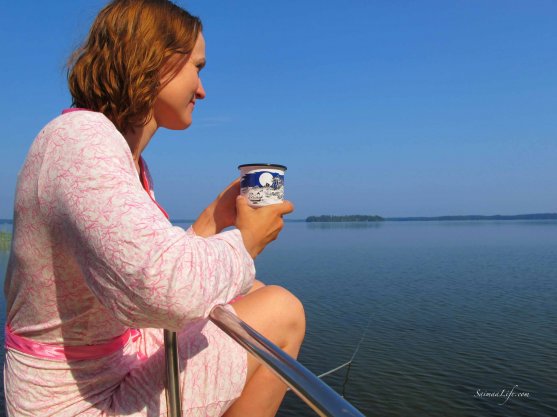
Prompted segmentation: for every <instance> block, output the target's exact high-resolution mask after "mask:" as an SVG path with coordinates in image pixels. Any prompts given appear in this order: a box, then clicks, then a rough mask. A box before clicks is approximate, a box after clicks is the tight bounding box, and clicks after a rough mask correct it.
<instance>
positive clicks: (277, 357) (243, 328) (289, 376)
mask: <svg viewBox="0 0 557 417" xmlns="http://www.w3.org/2000/svg"><path fill="white" fill-rule="evenodd" d="M209 319H210V320H211V321H212V322H213V323H215V324H216V325H217V326H218V327H219V328H220V329H221V330H222V331H224V332H225V333H226V334H227V335H229V336H230V337H231V338H232V339H234V340H235V341H236V342H238V343H239V344H240V345H241V346H242V347H243V348H244V349H246V350H247V351H248V352H249V353H251V354H252V355H253V356H255V357H256V358H257V359H258V360H259V361H260V362H262V363H263V364H264V365H266V366H267V367H268V368H269V369H270V370H271V371H273V373H274V374H275V375H276V376H277V377H278V378H280V379H281V380H282V381H283V382H284V383H285V384H286V385H287V386H288V387H289V388H290V389H291V390H292V391H293V392H294V393H296V395H298V397H300V398H301V399H302V400H303V401H304V402H305V403H306V404H307V405H309V406H310V407H311V408H312V409H313V411H315V412H316V413H317V415H319V416H322V417H341V416H342V417H344V416H347V417H365V416H364V415H363V414H362V413H361V412H360V411H358V410H357V409H356V408H355V407H354V406H353V405H352V404H350V403H349V402H348V401H346V400H345V399H344V398H342V397H341V396H340V395H338V394H337V393H336V392H335V391H334V390H333V389H332V388H331V387H329V386H328V385H327V384H325V383H324V382H323V381H321V380H320V379H319V378H318V377H317V376H315V375H314V374H313V373H311V372H310V371H309V370H308V369H307V368H305V367H304V366H303V365H301V364H300V363H299V362H298V361H296V360H295V359H294V358H292V357H291V356H289V355H288V354H286V353H285V352H284V351H283V350H282V349H280V348H279V347H278V346H276V345H275V344H274V343H272V342H271V341H270V340H268V339H267V338H265V337H264V336H262V335H261V334H259V333H258V332H257V331H255V330H254V329H253V328H251V327H250V326H249V325H248V324H246V323H245V322H243V321H242V320H240V319H239V318H238V317H237V316H236V315H234V314H233V313H231V312H230V311H228V310H226V309H225V308H224V307H223V306H216V307H215V308H213V310H212V311H211V313H210V315H209ZM166 332H168V331H166V330H165V351H166V354H167V403H168V406H169V416H170V417H181V414H180V404H179V402H180V400H179V385H178V383H177V381H178V366H177V362H176V364H175V365H172V363H174V360H173V359H172V358H177V357H178V355H177V353H176V350H175V349H176V336H175V334H174V339H173V340H174V348H172V337H171V336H170V335H169V338H168V346H167V337H166ZM168 333H172V332H168ZM173 350H174V351H173ZM169 389H174V390H175V393H169V392H168V391H169ZM173 413H176V414H173Z"/></svg>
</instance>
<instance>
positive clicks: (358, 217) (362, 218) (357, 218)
mask: <svg viewBox="0 0 557 417" xmlns="http://www.w3.org/2000/svg"><path fill="white" fill-rule="evenodd" d="M383 220H384V219H383V217H380V216H367V215H364V214H351V215H346V216H333V215H326V214H325V215H322V216H309V217H308V218H307V219H306V222H308V223H312V222H380V221H383Z"/></svg>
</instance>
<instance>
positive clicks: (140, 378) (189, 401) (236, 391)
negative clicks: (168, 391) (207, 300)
mask: <svg viewBox="0 0 557 417" xmlns="http://www.w3.org/2000/svg"><path fill="white" fill-rule="evenodd" d="M138 343H139V345H138V351H139V354H140V356H143V360H141V361H140V362H139V363H138V366H137V367H135V368H134V369H133V370H132V371H131V372H130V373H129V375H128V376H127V377H126V378H125V379H124V381H122V383H121V384H120V386H119V387H118V389H117V390H116V391H115V392H114V395H113V398H112V399H113V401H112V410H111V414H110V415H115V416H119V415H122V416H124V415H125V416H148V417H151V416H159V415H165V414H164V413H165V412H166V396H165V390H164V385H165V375H166V374H165V372H166V371H165V357H164V337H163V331H162V330H160V329H143V330H142V340H141V341H138ZM178 350H179V356H180V387H181V397H182V409H183V411H184V416H197V415H211V416H212V415H215V416H218V415H221V414H222V413H223V412H224V411H225V410H226V409H227V408H228V407H229V405H230V404H231V403H232V402H233V401H234V400H235V399H236V398H237V397H239V396H240V394H241V392H242V389H243V387H244V384H245V381H246V373H247V353H246V351H245V350H244V349H243V348H242V347H240V346H239V345H238V344H237V343H236V342H234V341H233V340H232V339H230V338H229V337H228V336H227V335H225V334H224V333H222V332H221V331H220V330H219V329H218V328H217V327H216V326H215V325H214V324H212V323H211V322H207V321H202V322H201V321H200V322H198V323H195V324H194V325H193V326H190V327H189V328H188V329H187V330H186V331H184V332H180V333H178Z"/></svg>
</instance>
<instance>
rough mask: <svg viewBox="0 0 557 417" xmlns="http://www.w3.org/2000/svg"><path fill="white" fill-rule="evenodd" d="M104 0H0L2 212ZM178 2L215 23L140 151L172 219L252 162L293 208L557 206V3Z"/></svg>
mask: <svg viewBox="0 0 557 417" xmlns="http://www.w3.org/2000/svg"><path fill="white" fill-rule="evenodd" d="M105 3H106V2H105V1H100V0H57V1H44V2H38V1H30V0H21V1H17V2H15V1H13V2H5V4H4V5H3V6H2V11H1V12H0V13H1V14H0V47H1V54H2V57H3V59H2V61H3V62H4V64H3V65H2V70H1V71H2V72H1V74H2V79H4V84H3V86H2V87H3V88H2V99H1V100H0V117H1V124H2V133H1V135H0V155H1V164H0V218H11V217H12V211H13V199H14V193H15V185H16V180H17V173H18V171H19V169H20V167H21V165H22V164H23V161H24V159H25V155H26V153H27V151H28V149H29V146H30V144H31V143H32V141H33V139H34V137H35V136H36V135H37V133H38V132H39V131H40V130H41V128H42V127H43V126H44V125H45V124H46V123H48V122H49V121H50V120H51V119H52V118H54V117H56V116H57V115H58V114H59V113H60V112H61V110H62V109H64V108H67V107H69V105H70V104H71V100H70V96H69V94H68V92H67V87H66V69H65V63H66V61H67V59H68V57H69V55H70V54H71V52H72V51H73V50H74V49H75V48H76V47H77V46H79V45H80V43H81V42H82V41H83V40H84V39H85V37H86V35H87V32H88V29H89V26H90V24H91V23H92V21H93V19H94V17H95V15H96V13H97V12H98V11H99V10H100V9H101V8H102V6H103V5H104V4H105ZM176 3H177V4H179V5H180V6H182V7H184V8H186V9H187V10H188V11H190V12H191V13H192V14H194V15H197V16H199V17H200V18H201V19H202V21H203V25H204V36H205V39H206V42H207V51H206V52H207V66H206V68H205V69H204V70H203V71H202V73H201V76H202V81H203V83H204V87H205V90H206V92H207V97H206V99H205V100H203V101H201V102H198V103H197V105H196V108H195V112H194V122H193V125H192V126H191V127H190V128H189V129H187V130H185V131H169V130H160V131H159V132H157V134H156V135H155V136H154V138H153V139H152V141H151V143H150V144H149V146H148V148H147V149H146V151H145V152H144V157H145V159H146V160H147V161H148V163H149V166H150V169H151V173H152V175H153V177H154V181H155V190H156V194H157V199H158V201H159V202H160V203H161V205H162V206H163V207H165V208H166V210H167V211H168V212H169V213H170V215H171V217H172V218H174V219H178V218H182V219H184V218H186V219H192V218H195V217H197V215H198V214H199V213H200V212H201V211H202V210H203V208H205V207H206V206H207V205H208V204H209V203H210V202H211V201H212V200H213V199H214V198H215V197H216V196H217V195H218V193H219V192H220V191H221V190H222V189H224V188H225V187H226V186H227V184H229V183H230V182H231V181H232V180H233V179H235V178H236V177H237V176H238V170H237V166H238V165H239V164H245V163H253V162H258V163H259V162H269V163H278V164H283V165H286V166H287V167H288V170H287V172H286V176H285V187H286V198H287V199H289V200H290V201H292V202H293V203H294V205H295V207H296V210H295V212H294V213H293V214H291V215H290V218H292V219H302V218H305V217H307V216H310V215H322V214H336V215H344V214H369V215H371V214H376V215H380V216H384V217H395V216H437V215H464V214H485V215H490V214H520V213H541V212H557V197H556V195H557V194H556V190H557V167H556V165H557V164H556V161H557V117H555V116H556V115H555V113H556V110H557V25H556V24H555V22H556V21H557V2H555V1H553V0H528V1H526V0H524V1H515V0H443V1H430V0H421V1H418V2H417V1H410V0H406V1H402V0H401V1H393V0H382V1H378V0H377V1H376V0H345V1H333V0H298V1H294V0H281V1H261V0H237V1H223V0H220V1H217V0H189V1H177V2H176Z"/></svg>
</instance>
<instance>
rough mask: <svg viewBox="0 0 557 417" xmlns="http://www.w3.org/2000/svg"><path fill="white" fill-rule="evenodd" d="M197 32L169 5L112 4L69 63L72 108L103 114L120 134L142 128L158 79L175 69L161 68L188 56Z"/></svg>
mask: <svg viewBox="0 0 557 417" xmlns="http://www.w3.org/2000/svg"><path fill="white" fill-rule="evenodd" d="M201 30H202V25H201V21H200V20H199V18H197V17H194V16H192V15H190V14H189V13H188V12H186V11H185V10H183V9H182V8H180V7H178V6H177V5H175V4H174V3H172V2H170V1H168V0H113V1H112V2H110V3H109V4H108V5H107V6H106V7H105V8H104V9H102V10H101V11H100V13H99V14H98V16H97V18H96V19H95V21H94V22H93V25H92V26H91V30H90V31H89V36H88V38H87V39H86V41H85V43H84V44H83V46H82V47H81V48H79V49H78V50H76V51H75V52H74V54H73V55H72V57H71V58H70V62H69V64H68V84H69V88H70V93H71V95H72V106H74V107H82V108H86V109H90V110H94V111H98V112H101V113H103V114H104V115H105V116H107V117H108V118H109V119H110V120H111V121H112V122H113V123H114V124H115V126H116V127H117V128H118V130H119V131H120V132H122V133H125V132H126V131H128V130H130V129H133V128H134V127H136V126H141V125H144V124H145V123H146V122H147V121H148V119H149V116H150V111H151V108H152V106H153V103H154V101H155V98H156V96H157V93H158V91H159V89H160V88H161V78H162V77H163V76H164V75H165V74H167V73H169V72H172V71H174V70H176V69H177V68H174V67H172V66H171V68H168V67H169V66H168V65H167V66H165V64H166V63H167V62H169V58H170V57H172V56H173V55H175V54H176V53H178V54H184V55H187V54H189V53H191V51H192V49H193V47H194V45H195V41H196V40H197V36H198V35H199V33H200V32H201ZM174 61H175V60H173V62H174Z"/></svg>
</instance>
